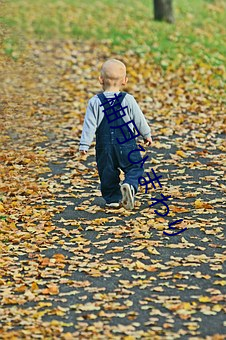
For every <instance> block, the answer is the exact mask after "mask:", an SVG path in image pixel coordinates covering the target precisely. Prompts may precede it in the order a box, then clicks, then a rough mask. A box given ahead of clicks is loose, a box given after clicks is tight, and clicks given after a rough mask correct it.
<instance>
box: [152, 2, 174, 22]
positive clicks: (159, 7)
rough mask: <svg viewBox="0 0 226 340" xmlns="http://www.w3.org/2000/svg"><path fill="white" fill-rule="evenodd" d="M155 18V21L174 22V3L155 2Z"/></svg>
mask: <svg viewBox="0 0 226 340" xmlns="http://www.w3.org/2000/svg"><path fill="white" fill-rule="evenodd" d="M154 18H155V20H160V21H162V20H163V21H167V22H170V23H172V22H174V17H173V1H172V0H154Z"/></svg>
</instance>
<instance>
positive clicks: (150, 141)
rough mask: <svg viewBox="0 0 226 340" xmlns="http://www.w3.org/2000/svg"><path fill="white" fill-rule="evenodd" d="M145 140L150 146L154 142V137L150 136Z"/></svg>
mask: <svg viewBox="0 0 226 340" xmlns="http://www.w3.org/2000/svg"><path fill="white" fill-rule="evenodd" d="M144 142H145V143H146V144H147V145H148V146H150V145H151V144H152V138H151V137H149V138H147V139H145V140H144Z"/></svg>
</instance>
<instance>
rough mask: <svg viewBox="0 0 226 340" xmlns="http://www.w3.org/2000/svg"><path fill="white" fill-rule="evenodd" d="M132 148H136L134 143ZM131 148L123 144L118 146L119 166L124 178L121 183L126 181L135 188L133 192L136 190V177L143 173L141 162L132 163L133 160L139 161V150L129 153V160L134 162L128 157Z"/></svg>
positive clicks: (137, 183)
mask: <svg viewBox="0 0 226 340" xmlns="http://www.w3.org/2000/svg"><path fill="white" fill-rule="evenodd" d="M133 149H136V145H135V147H134V148H133ZM130 151H131V150H130V149H129V148H127V147H126V145H125V146H120V148H119V153H118V157H119V164H120V168H121V169H122V170H123V172H124V173H125V179H124V181H123V183H128V184H130V185H132V186H133V187H134V189H135V194H136V193H137V191H138V185H139V182H138V179H139V177H141V176H142V175H143V173H144V169H143V168H142V167H140V166H141V163H137V164H134V163H135V162H139V161H140V160H141V159H142V157H141V154H140V152H139V151H136V152H133V153H132V154H131V157H130V158H131V161H132V162H134V163H131V162H130V161H129V159H128V154H129V152H130Z"/></svg>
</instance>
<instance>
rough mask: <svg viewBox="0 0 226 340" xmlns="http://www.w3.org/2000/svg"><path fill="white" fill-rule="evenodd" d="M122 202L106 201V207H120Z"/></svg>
mask: <svg viewBox="0 0 226 340" xmlns="http://www.w3.org/2000/svg"><path fill="white" fill-rule="evenodd" d="M120 206H121V203H120V202H112V203H106V204H105V207H107V208H120Z"/></svg>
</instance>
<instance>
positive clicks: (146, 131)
mask: <svg viewBox="0 0 226 340" xmlns="http://www.w3.org/2000/svg"><path fill="white" fill-rule="evenodd" d="M130 99H131V100H130V109H131V112H130V116H131V117H132V119H133V121H134V123H135V125H136V127H137V129H138V131H139V132H140V134H141V136H142V137H143V138H144V139H146V138H149V137H151V129H150V126H149V125H148V123H147V121H146V119H145V117H144V114H143V112H142V111H141V109H140V107H139V105H138V104H137V102H136V99H135V98H134V97H133V96H130Z"/></svg>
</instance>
